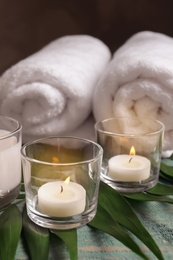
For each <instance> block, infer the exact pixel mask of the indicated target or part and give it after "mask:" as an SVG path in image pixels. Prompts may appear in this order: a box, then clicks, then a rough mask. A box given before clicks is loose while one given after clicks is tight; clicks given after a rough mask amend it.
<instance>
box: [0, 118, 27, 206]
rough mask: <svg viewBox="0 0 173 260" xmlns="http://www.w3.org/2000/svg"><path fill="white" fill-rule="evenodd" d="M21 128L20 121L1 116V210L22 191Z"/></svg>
mask: <svg viewBox="0 0 173 260" xmlns="http://www.w3.org/2000/svg"><path fill="white" fill-rule="evenodd" d="M21 129H22V127H21V125H20V123H19V122H18V121H16V120H14V119H13V118H10V117H5V116H0V210H2V209H4V208H5V207H6V206H8V205H9V204H10V203H11V202H13V201H14V200H15V199H16V197H17V196H18V194H19V192H20V182H21V154H20V149H21Z"/></svg>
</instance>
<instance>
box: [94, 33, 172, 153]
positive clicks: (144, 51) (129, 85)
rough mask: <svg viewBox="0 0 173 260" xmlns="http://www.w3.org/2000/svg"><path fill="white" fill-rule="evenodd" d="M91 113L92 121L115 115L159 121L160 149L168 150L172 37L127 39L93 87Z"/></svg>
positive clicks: (149, 35) (150, 35)
mask: <svg viewBox="0 0 173 260" xmlns="http://www.w3.org/2000/svg"><path fill="white" fill-rule="evenodd" d="M93 113H94V116H95V119H96V121H100V120H103V119H105V118H110V117H117V116H120V117H121V116H123V117H124V116H125V117H129V118H132V117H134V116H135V117H137V118H138V119H139V122H141V121H142V120H144V119H145V118H148V119H153V120H155V119H157V120H160V121H161V122H162V123H163V124H164V125H165V128H166V129H165V138H164V144H163V150H172V149H173V38H171V37H168V36H166V35H163V34H160V33H155V32H149V31H144V32H139V33H137V34H135V35H134V36H132V37H131V38H130V39H129V40H127V41H126V42H125V43H124V45H123V46H121V47H120V48H119V49H118V50H117V51H116V52H115V53H114V55H113V59H112V61H111V62H110V64H109V66H108V67H107V70H106V71H105V73H104V74H103V76H102V78H101V79H100V81H99V83H98V84H97V87H96V89H95V93H94V99H93ZM129 122H130V120H129V121H128V123H127V125H126V126H124V127H126V128H129V127H130V124H129ZM139 127H140V124H139ZM136 132H138V128H136Z"/></svg>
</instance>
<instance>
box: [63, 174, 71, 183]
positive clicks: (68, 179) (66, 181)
mask: <svg viewBox="0 0 173 260" xmlns="http://www.w3.org/2000/svg"><path fill="white" fill-rule="evenodd" d="M69 182H70V176H69V177H67V179H65V181H64V183H65V184H66V185H68V184H69Z"/></svg>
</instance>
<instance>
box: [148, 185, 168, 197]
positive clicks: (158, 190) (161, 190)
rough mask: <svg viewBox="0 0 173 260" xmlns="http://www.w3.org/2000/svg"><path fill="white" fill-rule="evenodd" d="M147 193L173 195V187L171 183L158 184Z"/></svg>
mask: <svg viewBox="0 0 173 260" xmlns="http://www.w3.org/2000/svg"><path fill="white" fill-rule="evenodd" d="M147 193H149V194H155V195H173V185H171V184H170V183H169V184H165V183H157V185H156V186H155V187H153V188H152V189H150V190H148V191H147Z"/></svg>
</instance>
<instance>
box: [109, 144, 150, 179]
mask: <svg viewBox="0 0 173 260" xmlns="http://www.w3.org/2000/svg"><path fill="white" fill-rule="evenodd" d="M108 167H109V177H110V178H112V179H115V180H119V181H131V182H132V181H143V180H146V179H148V178H149V176H150V168H151V163H150V160H148V159H147V158H145V157H143V156H139V155H136V154H135V148H134V147H133V146H132V147H131V150H130V154H129V155H127V154H121V155H117V156H114V157H112V158H111V159H110V160H109V162H108Z"/></svg>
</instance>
